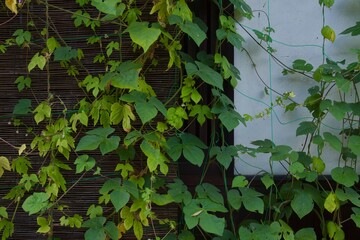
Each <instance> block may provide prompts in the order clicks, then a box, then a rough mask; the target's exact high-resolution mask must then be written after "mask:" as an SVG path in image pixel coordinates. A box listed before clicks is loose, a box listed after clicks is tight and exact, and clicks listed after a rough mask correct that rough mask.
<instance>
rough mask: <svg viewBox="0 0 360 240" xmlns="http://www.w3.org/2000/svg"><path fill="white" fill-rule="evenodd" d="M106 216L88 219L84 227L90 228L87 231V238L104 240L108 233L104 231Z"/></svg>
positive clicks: (89, 239) (88, 239)
mask: <svg viewBox="0 0 360 240" xmlns="http://www.w3.org/2000/svg"><path fill="white" fill-rule="evenodd" d="M105 222H106V218H105V217H95V218H91V219H89V220H87V221H86V222H84V223H83V224H82V227H85V228H89V229H88V230H87V231H86V232H85V240H104V239H105V238H106V234H105V232H104V227H103V226H104V224H105Z"/></svg>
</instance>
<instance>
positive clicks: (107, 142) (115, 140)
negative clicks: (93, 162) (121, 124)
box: [100, 136, 120, 156]
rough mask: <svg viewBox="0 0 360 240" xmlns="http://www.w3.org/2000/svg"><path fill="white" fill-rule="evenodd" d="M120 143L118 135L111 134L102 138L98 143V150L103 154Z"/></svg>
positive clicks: (114, 148)
mask: <svg viewBox="0 0 360 240" xmlns="http://www.w3.org/2000/svg"><path fill="white" fill-rule="evenodd" d="M119 143H120V137H119V136H111V137H109V138H106V139H104V140H103V141H102V142H101V143H100V152H101V154H102V155H103V156H104V155H105V154H107V153H110V152H112V151H114V150H116V149H117V148H118V146H119Z"/></svg>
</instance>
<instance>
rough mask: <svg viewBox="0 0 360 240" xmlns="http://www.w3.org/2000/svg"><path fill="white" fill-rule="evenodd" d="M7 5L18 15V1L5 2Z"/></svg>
mask: <svg viewBox="0 0 360 240" xmlns="http://www.w3.org/2000/svg"><path fill="white" fill-rule="evenodd" d="M5 4H6V6H7V7H8V9H10V11H12V12H13V13H15V14H17V13H18V11H17V7H16V0H5Z"/></svg>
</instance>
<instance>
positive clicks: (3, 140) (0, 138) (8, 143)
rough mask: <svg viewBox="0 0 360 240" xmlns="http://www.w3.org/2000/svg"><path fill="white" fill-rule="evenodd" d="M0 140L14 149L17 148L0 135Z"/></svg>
mask: <svg viewBox="0 0 360 240" xmlns="http://www.w3.org/2000/svg"><path fill="white" fill-rule="evenodd" d="M0 141H2V142H4V143H6V144H7V145H9V146H10V147H12V148H14V149H19V148H18V147H16V146H15V145H12V144H11V143H10V142H8V141H6V140H5V139H3V138H2V137H0Z"/></svg>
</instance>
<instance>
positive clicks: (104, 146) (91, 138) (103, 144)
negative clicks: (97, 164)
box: [75, 127, 120, 155]
mask: <svg viewBox="0 0 360 240" xmlns="http://www.w3.org/2000/svg"><path fill="white" fill-rule="evenodd" d="M114 131H115V129H114V128H110V127H109V128H96V129H94V130H91V131H88V132H86V134H87V135H86V136H84V137H82V138H81V139H80V141H79V143H78V145H77V146H76V150H75V151H77V152H78V151H84V150H89V151H91V150H95V149H97V148H98V147H100V152H101V154H102V155H105V154H107V153H109V152H112V151H114V150H116V149H117V148H118V146H119V143H120V137H118V136H111V137H110V138H108V135H110V134H111V133H113V132H114Z"/></svg>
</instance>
